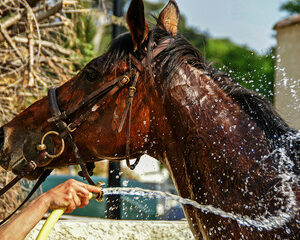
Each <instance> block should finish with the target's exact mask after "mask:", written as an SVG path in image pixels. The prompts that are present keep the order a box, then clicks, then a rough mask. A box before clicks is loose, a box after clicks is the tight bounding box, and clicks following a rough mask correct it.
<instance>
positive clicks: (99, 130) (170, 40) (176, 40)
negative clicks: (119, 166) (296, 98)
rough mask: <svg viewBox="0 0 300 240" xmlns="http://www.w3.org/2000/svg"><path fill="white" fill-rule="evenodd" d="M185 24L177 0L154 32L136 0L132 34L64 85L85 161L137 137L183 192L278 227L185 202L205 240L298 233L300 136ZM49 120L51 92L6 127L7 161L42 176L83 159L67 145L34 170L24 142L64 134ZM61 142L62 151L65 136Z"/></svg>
mask: <svg viewBox="0 0 300 240" xmlns="http://www.w3.org/2000/svg"><path fill="white" fill-rule="evenodd" d="M178 21H179V10H178V7H177V4H176V2H175V1H174V0H170V1H169V3H168V4H167V6H166V7H165V8H164V10H163V11H162V12H161V13H160V15H159V17H158V20H157V26H156V27H155V28H154V29H153V30H149V28H148V25H147V22H146V20H145V17H144V6H143V1H141V0H132V2H131V5H130V8H129V10H128V13H127V22H128V25H129V28H130V33H126V34H124V35H122V36H120V37H119V38H117V39H116V40H115V41H114V42H113V43H112V46H111V48H110V50H109V51H108V52H107V53H106V54H104V55H102V56H100V57H97V58H95V59H94V60H92V61H91V62H90V63H89V64H87V66H86V67H85V68H84V69H83V70H82V71H81V72H79V73H78V74H77V75H76V76H75V77H74V78H72V79H71V80H70V81H68V82H67V83H66V84H64V85H62V86H61V87H59V88H58V89H57V102H58V106H59V108H60V110H61V111H62V112H69V113H70V114H69V115H68V116H65V118H64V121H65V122H68V123H74V122H76V121H77V120H78V119H81V116H82V115H84V118H83V119H84V120H83V121H80V124H77V125H76V127H77V129H76V130H75V131H74V132H72V131H71V130H74V128H73V127H72V129H70V128H68V129H69V130H70V131H71V132H72V133H70V132H69V131H67V134H71V135H72V139H73V140H74V142H75V143H76V145H77V146H78V149H79V152H80V153H81V155H82V159H83V160H84V162H85V163H91V162H95V161H100V160H102V159H106V158H107V159H115V160H118V159H119V160H120V159H124V158H125V157H126V155H127V154H128V151H126V148H127V150H128V144H127V147H126V141H127V142H128V139H130V156H132V157H133V156H137V155H140V154H142V153H147V154H149V155H151V156H153V157H155V158H157V159H158V160H159V161H161V162H162V163H163V164H164V165H165V166H166V167H167V168H168V169H169V171H170V173H171V176H172V178H173V180H174V183H175V185H176V187H177V190H178V192H179V194H180V195H181V196H182V197H184V198H189V199H193V200H195V201H197V202H198V203H201V204H210V205H213V206H214V207H217V208H220V209H222V210H224V211H227V212H230V213H234V214H239V215H241V216H247V217H248V218H250V219H259V220H260V221H261V222H262V223H268V224H269V225H268V227H266V224H262V225H260V226H259V227H258V226H245V225H240V224H238V223H237V222H236V221H235V220H232V219H230V218H222V217H220V216H217V215H215V214H212V213H204V212H202V211H200V210H197V209H195V208H193V207H191V206H184V210H185V214H186V218H187V220H188V222H189V224H190V227H191V229H192V231H193V233H194V236H195V238H196V239H297V236H298V237H299V206H298V204H299V198H300V194H299V156H300V148H299V145H300V144H299V134H298V133H297V132H296V131H294V130H292V129H290V128H289V127H288V125H287V124H286V123H285V122H284V121H283V120H282V119H281V118H280V117H279V115H278V114H276V112H275V111H274V110H273V108H272V106H271V105H270V104H269V103H268V102H267V101H265V100H264V99H263V98H262V97H261V96H259V95H257V94H255V93H253V92H250V91H249V90H246V89H244V88H242V87H241V86H240V85H238V84H237V83H236V82H235V81H234V80H233V79H231V78H230V77H229V76H227V75H225V74H222V73H218V72H216V71H215V70H214V69H213V68H212V67H210V66H209V65H208V64H207V63H206V62H205V61H204V59H203V57H202V56H201V55H200V53H199V52H198V51H197V50H196V49H195V48H194V47H192V46H191V45H190V44H189V43H188V42H187V41H186V40H185V39H184V38H183V37H182V36H180V35H179V34H177V28H178ZM124 75H128V76H129V77H130V78H131V80H130V82H129V84H131V87H130V89H129V88H127V87H126V85H125V87H120V88H119V89H117V91H114V93H113V94H109V96H106V97H105V98H104V99H103V101H102V102H100V103H99V101H98V100H97V99H92V100H91V101H89V102H88V103H87V104H85V105H83V107H82V108H79V109H78V110H77V111H69V110H70V109H74V108H76V107H77V106H79V105H80V104H81V103H82V101H85V100H86V96H88V95H89V94H90V93H92V92H94V91H95V89H100V88H102V87H103V86H104V85H105V84H108V83H111V82H112V81H115V79H117V78H118V77H121V79H125V78H126V77H122V76H124ZM136 81H137V82H136ZM123 84H126V82H125V83H123ZM135 84H136V86H135ZM134 90H136V94H135V95H136V96H135V98H134V99H133V103H132V111H131V115H132V117H131V118H130V117H127V119H126V120H127V121H126V123H125V126H126V125H127V126H129V123H130V122H131V128H127V129H129V133H130V135H129V134H128V133H126V129H122V128H120V130H122V131H120V133H119V131H118V128H119V126H120V122H121V121H122V116H123V112H124V109H126V108H128V106H129V109H130V108H131V105H130V104H128V102H130V100H128V99H132V98H128V94H129V93H130V94H131V96H132V95H133V92H134ZM50 105H51V104H50ZM52 112H53V111H52ZM87 112H88V114H86V113H87ZM129 112H130V111H129ZM125 115H126V114H125ZM126 116H127V115H126ZM128 116H129V115H128ZM50 118H53V114H52V113H51V108H50V107H49V98H43V99H41V100H39V101H37V102H36V103H34V104H33V105H32V106H30V107H29V108H28V109H26V110H25V111H24V112H22V113H21V114H19V115H18V116H17V117H16V118H14V119H13V120H12V121H11V122H9V123H7V124H6V125H4V126H3V127H2V128H1V131H0V140H1V141H0V149H1V155H0V156H1V158H0V163H1V166H2V167H4V168H5V169H6V170H12V171H13V172H15V173H16V174H18V175H22V176H24V177H27V178H29V179H34V178H37V177H38V176H40V175H41V173H42V172H43V171H44V170H45V169H53V168H55V167H60V166H67V165H72V164H77V163H78V162H77V160H76V157H75V155H74V153H73V151H72V147H71V145H70V144H69V143H68V142H66V146H65V149H64V151H63V153H62V155H60V156H59V157H57V158H54V159H52V160H49V159H48V160H49V161H48V162H46V163H44V164H43V165H39V164H38V167H37V168H35V169H34V168H33V169H34V170H33V169H32V170H30V171H28V161H29V160H28V158H26V157H24V155H26V154H27V153H25V154H24V147H23V145H24V142H25V143H26V142H28V138H29V139H31V138H32V137H31V136H33V135H34V136H39V133H43V134H44V133H47V132H48V131H52V130H55V131H57V126H56V125H57V124H55V123H54V122H52V121H47V120H48V119H50ZM121 125H122V124H121ZM60 131H61V130H60ZM63 132H64V133H65V132H66V131H63ZM33 133H35V134H33ZM297 134H298V135H297ZM61 135H62V134H61ZM41 136H42V135H41ZM129 136H130V137H129ZM47 138H51V136H48V137H47ZM52 139H53V142H54V145H55V146H56V150H55V151H54V150H53V151H54V152H55V153H57V152H59V151H60V148H61V146H59V145H60V144H61V142H60V141H61V139H60V138H57V137H55V136H54V135H53V136H52ZM39 141H40V139H39ZM52 145H53V144H52ZM40 147H41V146H40ZM25 149H26V148H25ZM41 150H42V149H41ZM126 152H127V154H126ZM46 159H47V158H46ZM24 169H27V170H26V171H25V170H24ZM258 222H259V221H258Z"/></svg>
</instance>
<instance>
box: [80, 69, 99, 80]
mask: <svg viewBox="0 0 300 240" xmlns="http://www.w3.org/2000/svg"><path fill="white" fill-rule="evenodd" d="M84 77H85V79H86V80H88V81H89V82H96V81H98V79H99V72H98V71H97V70H95V69H93V68H87V69H86V70H85V71H84Z"/></svg>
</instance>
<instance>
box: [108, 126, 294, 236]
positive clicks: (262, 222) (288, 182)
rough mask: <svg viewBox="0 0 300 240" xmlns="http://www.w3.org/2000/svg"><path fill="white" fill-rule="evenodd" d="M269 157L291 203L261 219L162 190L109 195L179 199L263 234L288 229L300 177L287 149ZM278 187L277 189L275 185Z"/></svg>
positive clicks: (289, 138)
mask: <svg viewBox="0 0 300 240" xmlns="http://www.w3.org/2000/svg"><path fill="white" fill-rule="evenodd" d="M286 137H287V138H286V141H287V142H292V141H293V140H297V141H300V131H298V132H294V133H289V134H288V135H287V136H286ZM268 157H274V159H277V160H276V161H277V164H278V167H277V170H278V173H279V174H278V178H279V179H281V184H282V185H281V187H279V188H278V189H277V191H280V192H281V193H282V195H283V196H284V197H285V198H286V199H287V204H286V205H285V207H284V209H278V210H277V211H276V212H274V213H273V214H268V211H266V213H265V214H262V215H260V216H258V215H257V216H256V217H255V218H251V217H249V216H244V215H241V214H236V213H232V212H226V211H224V210H222V209H220V208H217V207H214V206H212V205H204V204H199V203H198V202H196V201H194V200H191V199H186V198H182V197H180V196H177V195H173V194H170V193H165V192H161V191H153V190H146V189H141V188H127V187H126V188H105V189H104V190H103V191H104V194H105V195H132V196H140V197H149V198H165V199H170V200H175V201H177V202H178V203H181V204H184V205H191V206H193V207H195V208H197V209H200V210H201V211H202V212H204V213H212V214H215V215H218V216H221V217H223V218H230V219H232V220H235V221H237V222H238V223H239V224H240V225H243V226H246V227H255V228H257V229H258V230H259V231H263V230H267V231H271V230H274V229H277V228H282V227H284V226H285V225H286V224H287V223H288V222H289V221H290V220H291V219H293V218H294V217H295V215H296V214H297V213H298V211H299V206H298V203H297V198H296V195H295V192H294V191H293V186H295V185H297V183H299V181H300V179H299V178H300V177H299V175H297V174H295V173H294V172H293V170H292V169H293V167H294V162H293V161H292V160H291V158H290V157H289V156H288V154H287V152H286V149H285V148H284V147H283V148H278V149H276V150H274V152H272V153H270V154H269V155H268V156H265V158H266V159H267V158H268ZM263 161H264V159H261V160H260V161H258V163H260V164H262V163H263ZM274 188H275V186H274Z"/></svg>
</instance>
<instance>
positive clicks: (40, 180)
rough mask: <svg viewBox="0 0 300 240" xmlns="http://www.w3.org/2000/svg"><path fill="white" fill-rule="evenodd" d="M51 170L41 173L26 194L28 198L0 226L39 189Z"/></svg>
mask: <svg viewBox="0 0 300 240" xmlns="http://www.w3.org/2000/svg"><path fill="white" fill-rule="evenodd" d="M51 172H52V169H47V170H45V171H44V172H43V174H42V175H41V176H40V177H39V180H38V181H37V182H36V183H35V185H34V186H33V188H32V189H31V191H30V193H29V194H28V196H27V197H26V198H25V200H24V201H23V202H22V203H21V205H20V206H19V207H18V208H17V209H16V210H14V211H13V212H12V213H11V214H10V215H9V216H8V217H6V218H5V219H3V220H2V221H1V222H0V226H1V225H2V224H4V223H5V222H6V221H7V220H9V219H10V218H11V217H12V216H13V215H14V214H15V213H16V212H17V211H18V210H19V209H20V208H21V207H23V206H24V204H25V203H26V202H27V201H28V200H29V199H30V198H31V196H32V195H33V194H34V193H35V191H36V190H37V189H38V188H39V187H40V185H41V184H42V183H43V182H44V181H45V180H46V178H47V177H48V176H49V175H50V174H51Z"/></svg>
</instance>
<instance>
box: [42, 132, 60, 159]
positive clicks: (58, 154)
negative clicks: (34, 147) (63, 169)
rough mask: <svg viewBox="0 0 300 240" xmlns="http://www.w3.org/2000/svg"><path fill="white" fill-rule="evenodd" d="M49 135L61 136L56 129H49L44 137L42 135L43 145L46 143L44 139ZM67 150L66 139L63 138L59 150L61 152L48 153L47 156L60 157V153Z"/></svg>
mask: <svg viewBox="0 0 300 240" xmlns="http://www.w3.org/2000/svg"><path fill="white" fill-rule="evenodd" d="M49 135H56V136H59V133H58V132H55V131H49V132H47V133H46V134H45V135H44V136H43V137H42V140H41V145H44V141H45V138H46V137H47V136H49ZM64 150H65V141H64V139H63V138H61V149H60V151H59V153H57V154H55V155H52V154H50V153H48V152H47V153H46V154H47V157H49V158H58V157H59V156H60V155H62V153H63V152H64Z"/></svg>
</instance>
